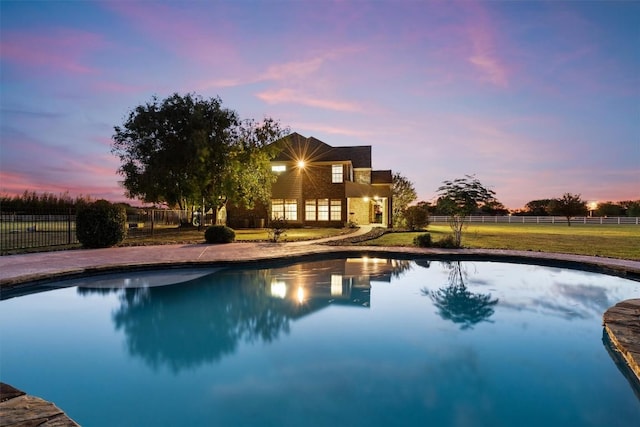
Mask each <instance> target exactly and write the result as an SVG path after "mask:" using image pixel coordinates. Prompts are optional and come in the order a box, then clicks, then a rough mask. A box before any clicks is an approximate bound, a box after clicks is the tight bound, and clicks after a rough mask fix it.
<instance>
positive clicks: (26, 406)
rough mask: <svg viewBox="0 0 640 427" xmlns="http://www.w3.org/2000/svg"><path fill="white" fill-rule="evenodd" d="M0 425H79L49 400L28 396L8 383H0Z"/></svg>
mask: <svg viewBox="0 0 640 427" xmlns="http://www.w3.org/2000/svg"><path fill="white" fill-rule="evenodd" d="M0 425H1V426H3V427H14V426H15V427H25V426H41V427H79V424H78V423H76V422H75V421H73V420H72V419H71V418H69V417H68V416H67V415H66V414H65V413H64V412H63V411H62V409H60V408H58V407H57V406H56V405H54V404H53V403H51V402H47V401H46V400H44V399H41V398H39V397H35V396H29V395H28V394H26V393H25V392H24V391H22V390H18V389H17V388H15V387H12V386H10V385H9V384H5V383H0Z"/></svg>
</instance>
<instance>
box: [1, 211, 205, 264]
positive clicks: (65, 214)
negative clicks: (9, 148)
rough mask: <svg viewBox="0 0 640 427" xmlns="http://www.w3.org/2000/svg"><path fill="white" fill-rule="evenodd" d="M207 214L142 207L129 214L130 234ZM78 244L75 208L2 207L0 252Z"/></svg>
mask: <svg viewBox="0 0 640 427" xmlns="http://www.w3.org/2000/svg"><path fill="white" fill-rule="evenodd" d="M211 220H212V219H211V218H209V216H208V215H205V216H204V218H202V219H201V218H200V217H199V216H198V215H194V214H192V213H191V212H188V211H181V210H165V209H145V210H143V209H140V210H137V211H136V212H135V213H128V214H127V225H126V226H127V228H128V230H127V234H128V236H130V237H137V236H148V235H153V234H154V232H155V231H158V230H162V229H167V228H172V229H175V230H180V225H182V224H185V223H192V222H195V224H196V225H197V223H198V221H202V225H206V224H207V223H210V222H211ZM75 244H79V242H78V238H77V237H76V212H75V209H64V210H59V211H52V210H29V211H21V212H6V211H2V210H0V254H2V255H6V254H9V253H12V252H16V251H20V250H27V249H38V248H48V247H56V246H70V245H75Z"/></svg>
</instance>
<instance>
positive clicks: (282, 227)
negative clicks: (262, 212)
mask: <svg viewBox="0 0 640 427" xmlns="http://www.w3.org/2000/svg"><path fill="white" fill-rule="evenodd" d="M287 228H289V224H288V223H287V220H286V219H284V218H276V219H272V220H271V223H270V224H269V240H271V241H272V242H274V243H277V242H278V240H280V238H281V237H284V236H286V234H287Z"/></svg>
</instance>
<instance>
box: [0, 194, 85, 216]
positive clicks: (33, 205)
mask: <svg viewBox="0 0 640 427" xmlns="http://www.w3.org/2000/svg"><path fill="white" fill-rule="evenodd" d="M94 201H95V200H93V199H92V198H91V197H88V196H77V197H71V196H70V195H69V193H62V194H58V195H56V194H53V193H36V192H35V191H25V192H24V193H22V194H21V195H19V196H9V195H7V194H3V195H0V209H1V210H2V211H3V212H19V211H24V210H35V209H37V210H51V211H60V210H65V209H76V208H77V207H78V206H80V205H86V204H88V203H92V202H94Z"/></svg>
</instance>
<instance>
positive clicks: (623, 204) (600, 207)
mask: <svg viewBox="0 0 640 427" xmlns="http://www.w3.org/2000/svg"><path fill="white" fill-rule="evenodd" d="M555 202H556V199H540V200H532V201H530V202H529V203H527V204H526V205H525V207H524V209H520V210H517V211H513V212H512V214H513V215H526V216H548V215H556V214H558V213H557V212H556V209H555V208H554V206H555ZM582 203H583V205H584V208H583V209H584V213H585V214H587V213H588V214H590V215H592V216H602V217H607V216H610V217H613V216H630V217H640V200H623V201H620V202H611V201H607V202H592V203H588V202H582Z"/></svg>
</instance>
